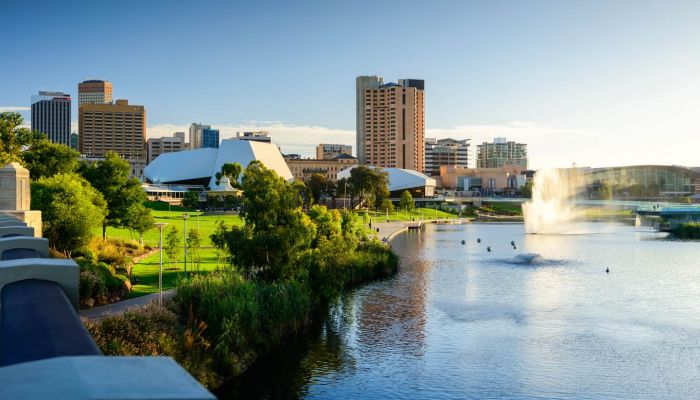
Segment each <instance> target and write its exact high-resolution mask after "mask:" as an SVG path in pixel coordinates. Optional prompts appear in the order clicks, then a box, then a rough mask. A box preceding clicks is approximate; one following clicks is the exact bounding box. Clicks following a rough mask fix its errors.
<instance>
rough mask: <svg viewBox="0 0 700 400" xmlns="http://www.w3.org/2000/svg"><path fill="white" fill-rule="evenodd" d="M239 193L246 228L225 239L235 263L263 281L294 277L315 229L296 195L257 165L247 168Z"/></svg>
mask: <svg viewBox="0 0 700 400" xmlns="http://www.w3.org/2000/svg"><path fill="white" fill-rule="evenodd" d="M242 189H243V195H244V199H243V209H244V210H245V211H244V212H242V213H241V215H243V217H244V219H245V226H244V227H242V228H238V227H233V228H232V229H231V231H230V232H229V234H228V235H227V242H228V247H229V249H230V251H231V254H232V255H233V257H234V262H236V263H237V265H239V266H240V267H241V268H243V270H244V272H246V273H247V274H248V275H249V276H252V275H256V276H258V277H260V278H262V279H264V280H268V281H274V280H277V279H286V278H290V277H293V276H294V275H296V274H297V273H299V272H300V271H299V269H298V268H299V267H298V261H299V260H300V259H301V257H302V256H303V254H304V252H306V251H307V250H308V249H309V248H310V246H311V242H312V241H313V239H314V238H315V237H316V227H315V225H314V224H313V222H312V221H311V220H310V218H309V217H308V216H307V215H306V214H304V213H303V212H302V211H301V196H300V194H299V192H298V191H297V190H296V189H295V188H294V187H292V185H291V184H290V183H289V182H287V181H286V180H285V179H284V178H281V177H280V176H278V175H277V174H276V173H275V172H274V171H273V170H270V169H267V168H265V166H264V165H263V164H262V163H260V162H259V161H253V162H251V163H250V164H249V165H248V167H247V168H246V170H245V172H244V173H243V178H242Z"/></svg>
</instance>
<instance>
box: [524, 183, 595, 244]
mask: <svg viewBox="0 0 700 400" xmlns="http://www.w3.org/2000/svg"><path fill="white" fill-rule="evenodd" d="M583 187H584V183H583V179H582V176H581V174H579V173H578V172H577V171H576V169H545V170H540V171H537V173H536V174H535V178H534V181H533V186H532V201H531V202H528V203H525V204H523V216H524V218H525V233H530V234H534V233H536V234H563V233H580V232H579V227H578V226H577V224H576V221H577V220H579V219H580V218H581V216H582V213H581V210H580V209H578V208H577V207H576V205H575V203H574V200H575V199H576V196H577V194H578V193H579V191H580V190H581V188H583Z"/></svg>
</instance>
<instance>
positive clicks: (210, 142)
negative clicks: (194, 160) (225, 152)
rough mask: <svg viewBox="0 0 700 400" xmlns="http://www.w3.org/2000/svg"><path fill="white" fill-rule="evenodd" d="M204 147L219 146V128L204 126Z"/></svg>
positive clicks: (214, 147)
mask: <svg viewBox="0 0 700 400" xmlns="http://www.w3.org/2000/svg"><path fill="white" fill-rule="evenodd" d="M202 147H208V148H213V149H218V148H219V130H218V129H212V128H210V127H203V128H202Z"/></svg>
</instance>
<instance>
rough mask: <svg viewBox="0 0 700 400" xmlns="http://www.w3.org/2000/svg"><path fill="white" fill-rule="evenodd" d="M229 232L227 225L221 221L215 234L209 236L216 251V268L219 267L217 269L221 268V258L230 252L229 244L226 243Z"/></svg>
mask: <svg viewBox="0 0 700 400" xmlns="http://www.w3.org/2000/svg"><path fill="white" fill-rule="evenodd" d="M227 232H228V228H227V227H226V224H225V223H224V221H219V222H218V223H217V224H216V229H215V230H214V233H212V234H211V235H209V239H210V240H211V243H212V244H213V245H214V248H215V249H216V267H217V269H218V268H219V262H220V261H221V257H223V255H224V254H226V252H228V251H229V248H228V243H227V241H226V234H227Z"/></svg>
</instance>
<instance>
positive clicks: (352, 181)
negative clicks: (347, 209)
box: [348, 165, 389, 207]
mask: <svg viewBox="0 0 700 400" xmlns="http://www.w3.org/2000/svg"><path fill="white" fill-rule="evenodd" d="M348 189H349V190H351V191H352V195H353V196H357V197H359V199H360V204H363V203H364V204H365V205H366V206H367V207H371V206H372V205H373V204H381V203H382V201H383V200H384V199H386V198H388V197H389V176H388V175H387V174H386V172H384V171H381V170H378V169H372V168H369V167H367V166H364V165H360V166H358V167H355V168H353V169H351V170H350V178H349V179H348Z"/></svg>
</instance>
